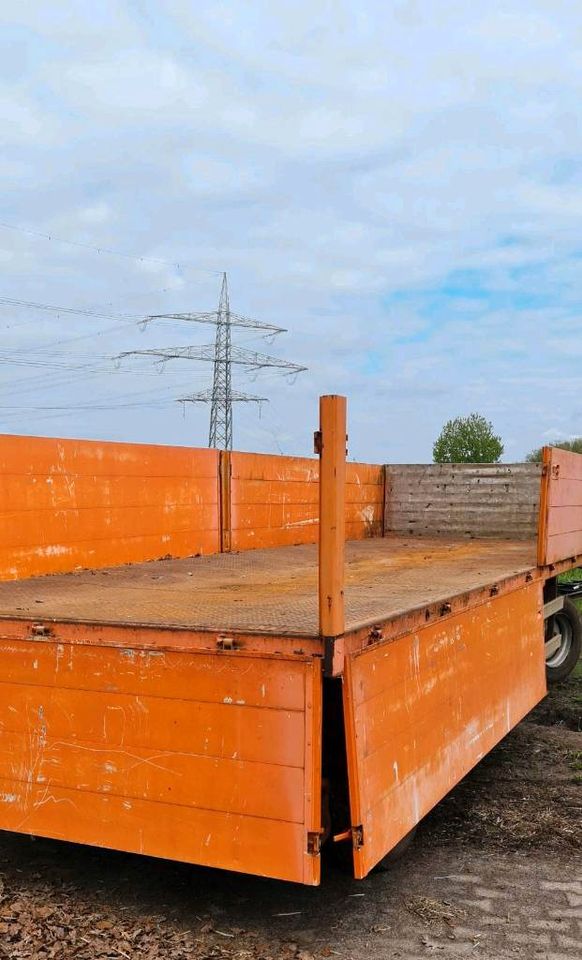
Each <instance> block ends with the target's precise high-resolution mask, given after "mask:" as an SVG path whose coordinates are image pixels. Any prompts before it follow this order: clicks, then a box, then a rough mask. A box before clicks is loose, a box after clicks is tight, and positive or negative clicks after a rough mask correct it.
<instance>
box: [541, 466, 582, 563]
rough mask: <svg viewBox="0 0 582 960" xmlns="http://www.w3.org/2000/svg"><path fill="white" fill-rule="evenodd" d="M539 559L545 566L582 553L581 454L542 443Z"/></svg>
mask: <svg viewBox="0 0 582 960" xmlns="http://www.w3.org/2000/svg"><path fill="white" fill-rule="evenodd" d="M544 470H545V472H544V476H543V478H542V495H541V502H540V523H539V534H538V563H539V564H540V566H544V565H545V564H549V563H557V562H558V561H560V560H568V559H570V558H572V559H574V558H575V557H577V556H579V555H580V554H581V553H582V455H580V454H579V453H571V452H570V451H569V450H560V449H559V448H558V447H544Z"/></svg>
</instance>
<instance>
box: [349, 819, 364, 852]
mask: <svg viewBox="0 0 582 960" xmlns="http://www.w3.org/2000/svg"><path fill="white" fill-rule="evenodd" d="M352 845H353V848H354V850H361V849H362V847H363V846H364V828H363V826H362V824H361V823H359V824H358V825H357V827H352Z"/></svg>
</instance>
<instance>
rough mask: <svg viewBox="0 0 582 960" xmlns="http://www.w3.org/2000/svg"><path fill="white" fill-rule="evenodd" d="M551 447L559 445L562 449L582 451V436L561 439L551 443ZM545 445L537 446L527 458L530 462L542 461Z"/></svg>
mask: <svg viewBox="0 0 582 960" xmlns="http://www.w3.org/2000/svg"><path fill="white" fill-rule="evenodd" d="M548 446H549V447H559V448H560V450H570V451H571V452H572V453H582V437H574V439H573V440H560V442H559V443H549V444H548ZM542 449H543V447H536V449H535V450H532V451H531V453H528V455H527V457H526V458H525V459H526V460H527V462H528V463H540V462H541V459H542Z"/></svg>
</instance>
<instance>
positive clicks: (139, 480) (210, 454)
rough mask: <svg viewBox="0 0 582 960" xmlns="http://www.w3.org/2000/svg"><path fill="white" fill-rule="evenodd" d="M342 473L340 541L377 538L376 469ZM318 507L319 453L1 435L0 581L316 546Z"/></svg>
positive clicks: (380, 485) (379, 496)
mask: <svg viewBox="0 0 582 960" xmlns="http://www.w3.org/2000/svg"><path fill="white" fill-rule="evenodd" d="M346 477H347V480H346V538H347V539H348V540H359V539H363V538H364V537H371V536H382V528H383V511H384V468H383V467H382V466H379V465H374V464H359V463H350V464H348V465H347V472H346ZM318 512H319V460H318V459H309V458H301V457H283V456H270V455H268V454H252V453H221V454H219V452H218V451H217V450H206V449H195V448H188V447H169V446H152V445H147V444H133V443H105V442H101V441H94V440H58V439H53V438H41V437H14V436H0V528H1V529H2V533H3V537H2V541H1V543H0V580H12V579H23V578H25V577H31V576H39V575H43V574H51V573H64V572H67V571H72V570H75V569H79V568H83V567H84V568H100V567H107V566H115V565H119V564H124V563H140V562H143V561H147V560H155V559H158V558H159V557H163V556H166V555H170V556H173V557H186V556H191V555H193V554H198V553H200V554H211V553H217V552H219V551H220V550H221V549H224V550H227V549H229V547H230V549H232V550H252V549H256V548H258V547H276V546H284V545H290V544H297V543H316V542H317V539H318V524H319V518H318Z"/></svg>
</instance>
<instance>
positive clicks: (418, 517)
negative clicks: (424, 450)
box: [384, 463, 542, 540]
mask: <svg viewBox="0 0 582 960" xmlns="http://www.w3.org/2000/svg"><path fill="white" fill-rule="evenodd" d="M541 470H542V467H541V464H539V463H509V464H506V463H503V464H502V463H442V464H441V463H439V464H412V465H408V464H388V465H387V466H386V507H385V514H384V516H385V531H386V533H397V534H401V535H402V534H405V535H415V534H416V535H419V536H426V537H434V536H455V537H494V538H497V539H499V538H501V539H505V538H506V539H508V540H528V539H532V538H534V537H535V536H536V534H537V526H538V511H539V499H540V478H541Z"/></svg>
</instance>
